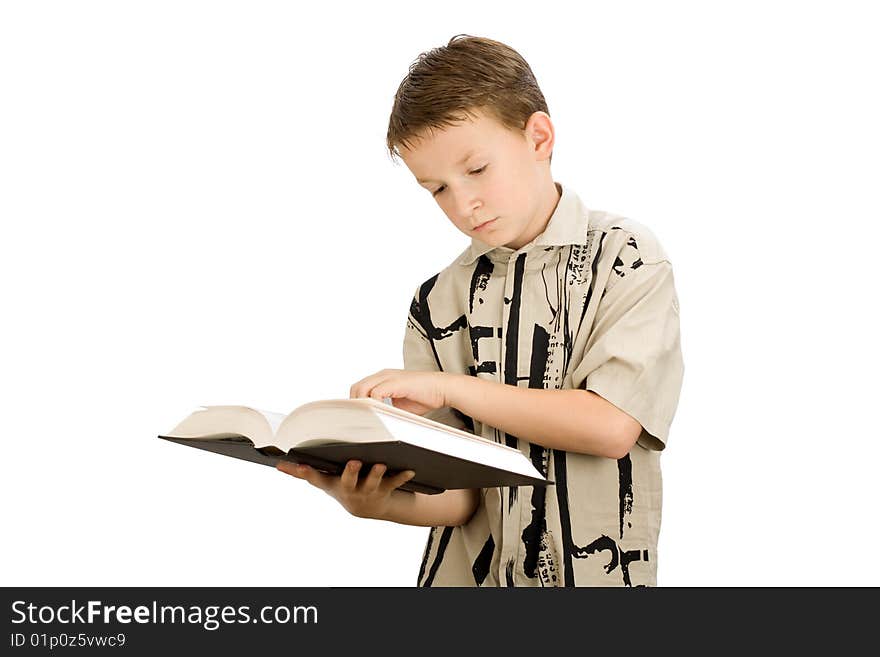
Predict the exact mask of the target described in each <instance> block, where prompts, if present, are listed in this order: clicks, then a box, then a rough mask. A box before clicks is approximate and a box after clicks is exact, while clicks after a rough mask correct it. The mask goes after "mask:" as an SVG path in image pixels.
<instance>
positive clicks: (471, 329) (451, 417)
mask: <svg viewBox="0 0 880 657" xmlns="http://www.w3.org/2000/svg"><path fill="white" fill-rule="evenodd" d="M558 186H559V187H560V188H561V191H562V194H561V198H560V200H559V203H558V204H557V207H556V210H555V211H554V212H553V215H552V216H551V217H550V221H549V223H548V225H547V227H546V229H545V230H544V232H543V233H542V234H540V235H539V236H538V237H536V238H535V239H534V240H533V241H532V242H530V243H529V244H527V245H525V246H523V247H522V248H520V249H517V250H513V249H510V248H507V247H495V248H492V247H489V246H487V245H485V244H483V243H482V242H479V241H477V240H473V241H472V243H471V246H470V247H469V248H467V249H466V250H465V251H464V252H463V253H462V254H461V255H460V256H459V257H458V258H456V259H455V261H454V262H452V264H450V265H449V266H448V267H447V268H446V269H444V270H443V271H441V272H440V273H439V274H437V275H435V276H433V277H432V278H430V279H428V280H427V281H425V282H424V283H422V284H421V285H420V286H419V287H418V288H417V290H416V292H415V296H414V298H413V301H412V306H411V308H410V313H409V318H408V321H407V326H406V334H405V339H404V350H403V351H404V354H403V357H404V367H405V368H406V369H409V370H435V371H443V372H454V373H458V374H470V375H471V376H477V377H480V378H482V379H485V380H487V381H495V382H502V383H505V384H508V385H514V386H522V387H530V388H547V389H568V388H584V389H587V390H592V391H594V392H595V393H597V394H599V395H601V396H602V397H604V398H605V399H607V400H608V401H610V402H611V403H612V404H614V405H615V406H617V407H618V408H620V409H621V410H623V411H625V412H626V413H628V414H629V415H631V416H632V417H633V418H635V419H636V420H638V421H639V423H640V424H641V425H642V427H643V430H642V433H641V436H640V437H639V440H638V442H637V443H636V445H635V446H634V447H633V449H632V450H631V451H630V453H629V454H628V455H627V456H624V457H623V458H621V459H617V460H615V459H610V458H605V457H600V456H592V455H588V454H579V453H575V452H566V451H562V450H557V449H548V448H544V447H542V446H541V445H538V444H534V443H530V442H528V441H526V440H523V439H521V438H518V437H516V436H513V435H510V434H507V433H504V432H502V431H500V430H498V429H495V428H494V427H491V426H486V425H484V424H481V423H480V422H479V421H477V420H475V419H473V418H469V417H466V416H464V415H463V414H462V413H460V412H459V411H457V410H455V409H449V408H447V409H440V410H438V411H433V412H431V413H430V414H429V415H428V417H432V418H433V419H437V420H440V421H441V422H445V423H446V424H450V425H452V426H456V427H459V428H465V429H467V430H470V431H473V432H474V433H475V434H478V435H481V436H484V437H486V438H488V439H490V440H494V441H497V442H501V443H504V444H507V445H510V446H512V447H515V448H517V449H519V450H520V451H522V452H523V453H524V454H525V455H526V456H528V457H529V458H530V459H531V461H532V462H533V463H534V465H535V467H537V468H538V470H540V471H541V472H542V473H543V474H544V475H545V476H546V477H547V478H548V479H550V480H551V481H553V482H555V484H554V485H551V486H548V487H546V488H544V487H531V486H518V487H499V488H484V489H481V501H480V504H479V506H478V508H477V511H476V512H475V514H474V516H473V517H472V518H471V520H470V521H469V522H468V523H467V524H465V525H463V526H460V527H432V528H431V530H430V533H429V535H428V540H427V545H426V546H425V552H424V557H423V560H422V567H421V569H420V571H419V575H418V585H419V586H590V585H599V586H638V585H650V586H653V585H656V578H657V539H658V534H659V531H660V516H661V504H662V485H661V475H660V450H662V449H663V447H664V446H665V445H666V442H667V439H668V436H669V428H670V425H671V423H672V419H673V416H674V415H675V410H676V407H677V405H678V398H679V393H680V390H681V384H682V378H683V375H684V364H683V361H682V355H681V346H680V338H679V309H678V299H677V296H676V292H675V286H674V281H673V275H672V265H671V263H670V262H669V259H668V257H667V256H666V254H665V253H664V251H663V249H662V247H661V246H660V244H659V242H658V241H657V238H656V237H655V236H654V235H653V234H652V233H651V232H650V230H648V229H647V228H646V227H645V226H642V225H641V224H638V223H636V222H635V221H632V220H630V219H627V218H624V217H620V216H616V215H613V214H609V213H607V212H601V211H596V210H590V209H588V208H586V207H585V206H584V204H583V203H582V202H581V200H580V199H579V198H578V196H577V195H576V194H575V193H574V192H573V191H572V190H570V189H568V188H566V187H564V186H562V185H558Z"/></svg>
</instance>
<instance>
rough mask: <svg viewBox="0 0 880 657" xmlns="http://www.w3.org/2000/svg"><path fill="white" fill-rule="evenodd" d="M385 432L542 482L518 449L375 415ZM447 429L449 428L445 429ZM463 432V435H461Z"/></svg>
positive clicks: (386, 415) (431, 448)
mask: <svg viewBox="0 0 880 657" xmlns="http://www.w3.org/2000/svg"><path fill="white" fill-rule="evenodd" d="M377 415H378V416H379V419H381V420H382V423H383V424H384V425H385V426H386V427H387V429H388V432H389V433H390V434H391V435H393V436H397V437H399V438H400V440H404V441H406V442H408V443H410V444H412V445H418V446H419V447H424V448H425V449H430V450H433V451H437V452H443V453H445V454H450V455H452V456H457V457H458V458H462V459H465V460H466V461H474V462H476V463H485V464H487V465H494V466H496V467H498V468H501V469H502V470H508V471H510V472H517V473H519V474H523V475H527V476H529V477H537V478H538V479H544V477H543V476H542V475H541V473H540V472H538V470H537V469H536V468H535V467H534V466H533V465H532V463H531V461H529V460H528V458H526V457H525V455H524V454H523V453H522V452H520V451H519V450H517V449H513V448H512V447H508V446H507V445H502V444H500V443H495V442H492V441H490V440H485V439H482V440H471V439H470V437H469V436H468V435H467V434H465V435H463V436H459V435H457V434H454V433H450V432H448V431H445V430H444V429H441V430H439V431H438V429H437V428H435V427H432V426H430V425H422V424H417V423H414V422H411V421H409V420H408V419H404V418H401V417H396V416H395V415H391V414H382V413H378V414H377ZM446 428H447V429H448V427H446ZM462 433H464V432H462Z"/></svg>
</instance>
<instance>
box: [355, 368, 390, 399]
mask: <svg viewBox="0 0 880 657" xmlns="http://www.w3.org/2000/svg"><path fill="white" fill-rule="evenodd" d="M384 372H385V370H382V371H381V372H374V373H373V374H370V375H369V376H365V377H364V378H363V379H361V380H360V381H357V382H356V383H355V384H354V385H352V386H351V389H350V390H349V395H351V398H352V399H355V398H357V397H369V395H370V389H371V388H373V387H374V386H375V385H376V384H377V383H378V382H379V381H381V380H382V378H384V376H385V374H384Z"/></svg>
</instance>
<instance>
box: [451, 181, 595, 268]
mask: <svg viewBox="0 0 880 657" xmlns="http://www.w3.org/2000/svg"><path fill="white" fill-rule="evenodd" d="M556 184H557V185H559V188H560V189H561V190H562V194H561V195H560V197H559V202H558V203H557V204H556V209H555V210H554V211H553V214H552V215H550V221H548V222H547V227H546V228H544V232H543V233H541V234H540V235H538V236H537V237H536V238H535V239H533V240H532V241H531V242H529V243H528V244H526V245H524V246H522V247H521V248H519V249H511V248H508V247H506V246H489V245H488V244H486V243H484V242H481V241H480V240H478V239H476V238H471V245H470V247H468V248H467V249H466V250H465V252H464V253H463V254H462V255H461V258H460V259H459V262H460V263H461V264H462V265H469V264H471V263H473V262H474V260H476V259H477V258H479V257H480V256H482V255H484V254H486V253H488V252H489V251H492V250H495V251H496V252H497V253H498V254H499V255H502V254H503V255H505V256H510V255H512V254H514V253H521V252H524V251H528V250H530V249H531V248H532V247H535V246H565V245H567V244H583V243H584V242H585V241H586V238H587V227H588V223H589V214H588V210H587V208H586V207H585V206H584V204H583V203H582V202H581V200H580V198H579V197H578V195H577V194H576V193H575V192H574V191H573V190H571V189H569V188H568V187H566V186H565V185H563V184H562V183H556Z"/></svg>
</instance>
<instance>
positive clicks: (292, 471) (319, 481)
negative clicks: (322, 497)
mask: <svg viewBox="0 0 880 657" xmlns="http://www.w3.org/2000/svg"><path fill="white" fill-rule="evenodd" d="M275 467H276V468H277V469H278V470H280V471H281V472H284V473H286V474H289V475H291V476H293V477H296V478H297V479H303V480H305V481H307V482H309V483H310V484H311V485H312V486H315V487H316V488H320V489H321V490H327V488H328V486H330V484H331V482H332V480H333V478H332V477H330V476H328V475H325V474H321V473H320V472H318V471H317V470H315V469H314V468H312V467H310V466H308V465H304V464H302V463H292V462H290V461H279V462H278V464H277V465H276V466H275Z"/></svg>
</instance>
